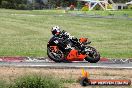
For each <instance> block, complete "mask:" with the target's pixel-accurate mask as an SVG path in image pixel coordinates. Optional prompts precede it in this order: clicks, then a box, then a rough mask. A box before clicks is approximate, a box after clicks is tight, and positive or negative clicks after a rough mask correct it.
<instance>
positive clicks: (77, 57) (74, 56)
mask: <svg viewBox="0 0 132 88" xmlns="http://www.w3.org/2000/svg"><path fill="white" fill-rule="evenodd" d="M85 57H86V55H82V54H79V53H78V50H75V49H73V50H71V51H70V53H69V54H68V55H67V60H68V61H83V60H84V58H85Z"/></svg>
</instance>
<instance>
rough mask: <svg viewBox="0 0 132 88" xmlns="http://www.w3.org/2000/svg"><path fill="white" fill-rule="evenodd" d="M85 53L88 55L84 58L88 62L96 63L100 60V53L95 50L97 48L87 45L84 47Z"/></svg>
mask: <svg viewBox="0 0 132 88" xmlns="http://www.w3.org/2000/svg"><path fill="white" fill-rule="evenodd" d="M85 49H86V54H87V55H88V56H87V57H85V60H86V61H88V62H90V63H97V62H98V61H99V60H100V54H99V52H97V50H96V49H95V48H93V47H91V46H87V47H86V48H85Z"/></svg>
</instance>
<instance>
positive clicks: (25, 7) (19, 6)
mask: <svg viewBox="0 0 132 88" xmlns="http://www.w3.org/2000/svg"><path fill="white" fill-rule="evenodd" d="M27 8H28V7H27V5H26V4H19V5H18V7H17V8H16V9H20V10H26V9H27Z"/></svg>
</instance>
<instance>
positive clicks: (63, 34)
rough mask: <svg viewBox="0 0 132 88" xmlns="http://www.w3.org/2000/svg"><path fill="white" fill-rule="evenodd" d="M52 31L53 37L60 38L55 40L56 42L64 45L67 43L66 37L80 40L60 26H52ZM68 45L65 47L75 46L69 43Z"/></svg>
mask: <svg viewBox="0 0 132 88" xmlns="http://www.w3.org/2000/svg"><path fill="white" fill-rule="evenodd" d="M51 32H52V34H53V37H56V38H58V40H55V41H54V42H55V43H60V44H61V45H62V46H63V45H65V44H66V43H65V44H64V41H63V40H64V39H71V40H73V41H78V39H77V38H75V37H74V36H71V35H70V34H69V33H68V32H66V31H64V30H63V31H61V30H60V27H59V26H54V27H52V29H51ZM66 46H67V47H66V48H65V49H69V48H70V49H72V48H73V47H71V46H70V45H69V44H67V45H66Z"/></svg>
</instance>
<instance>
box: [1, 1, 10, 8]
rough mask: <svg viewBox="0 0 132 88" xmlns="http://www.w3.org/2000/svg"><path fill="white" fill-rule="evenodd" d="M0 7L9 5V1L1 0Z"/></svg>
mask: <svg viewBox="0 0 132 88" xmlns="http://www.w3.org/2000/svg"><path fill="white" fill-rule="evenodd" d="M1 7H2V8H8V7H9V2H8V1H2V2H1Z"/></svg>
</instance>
